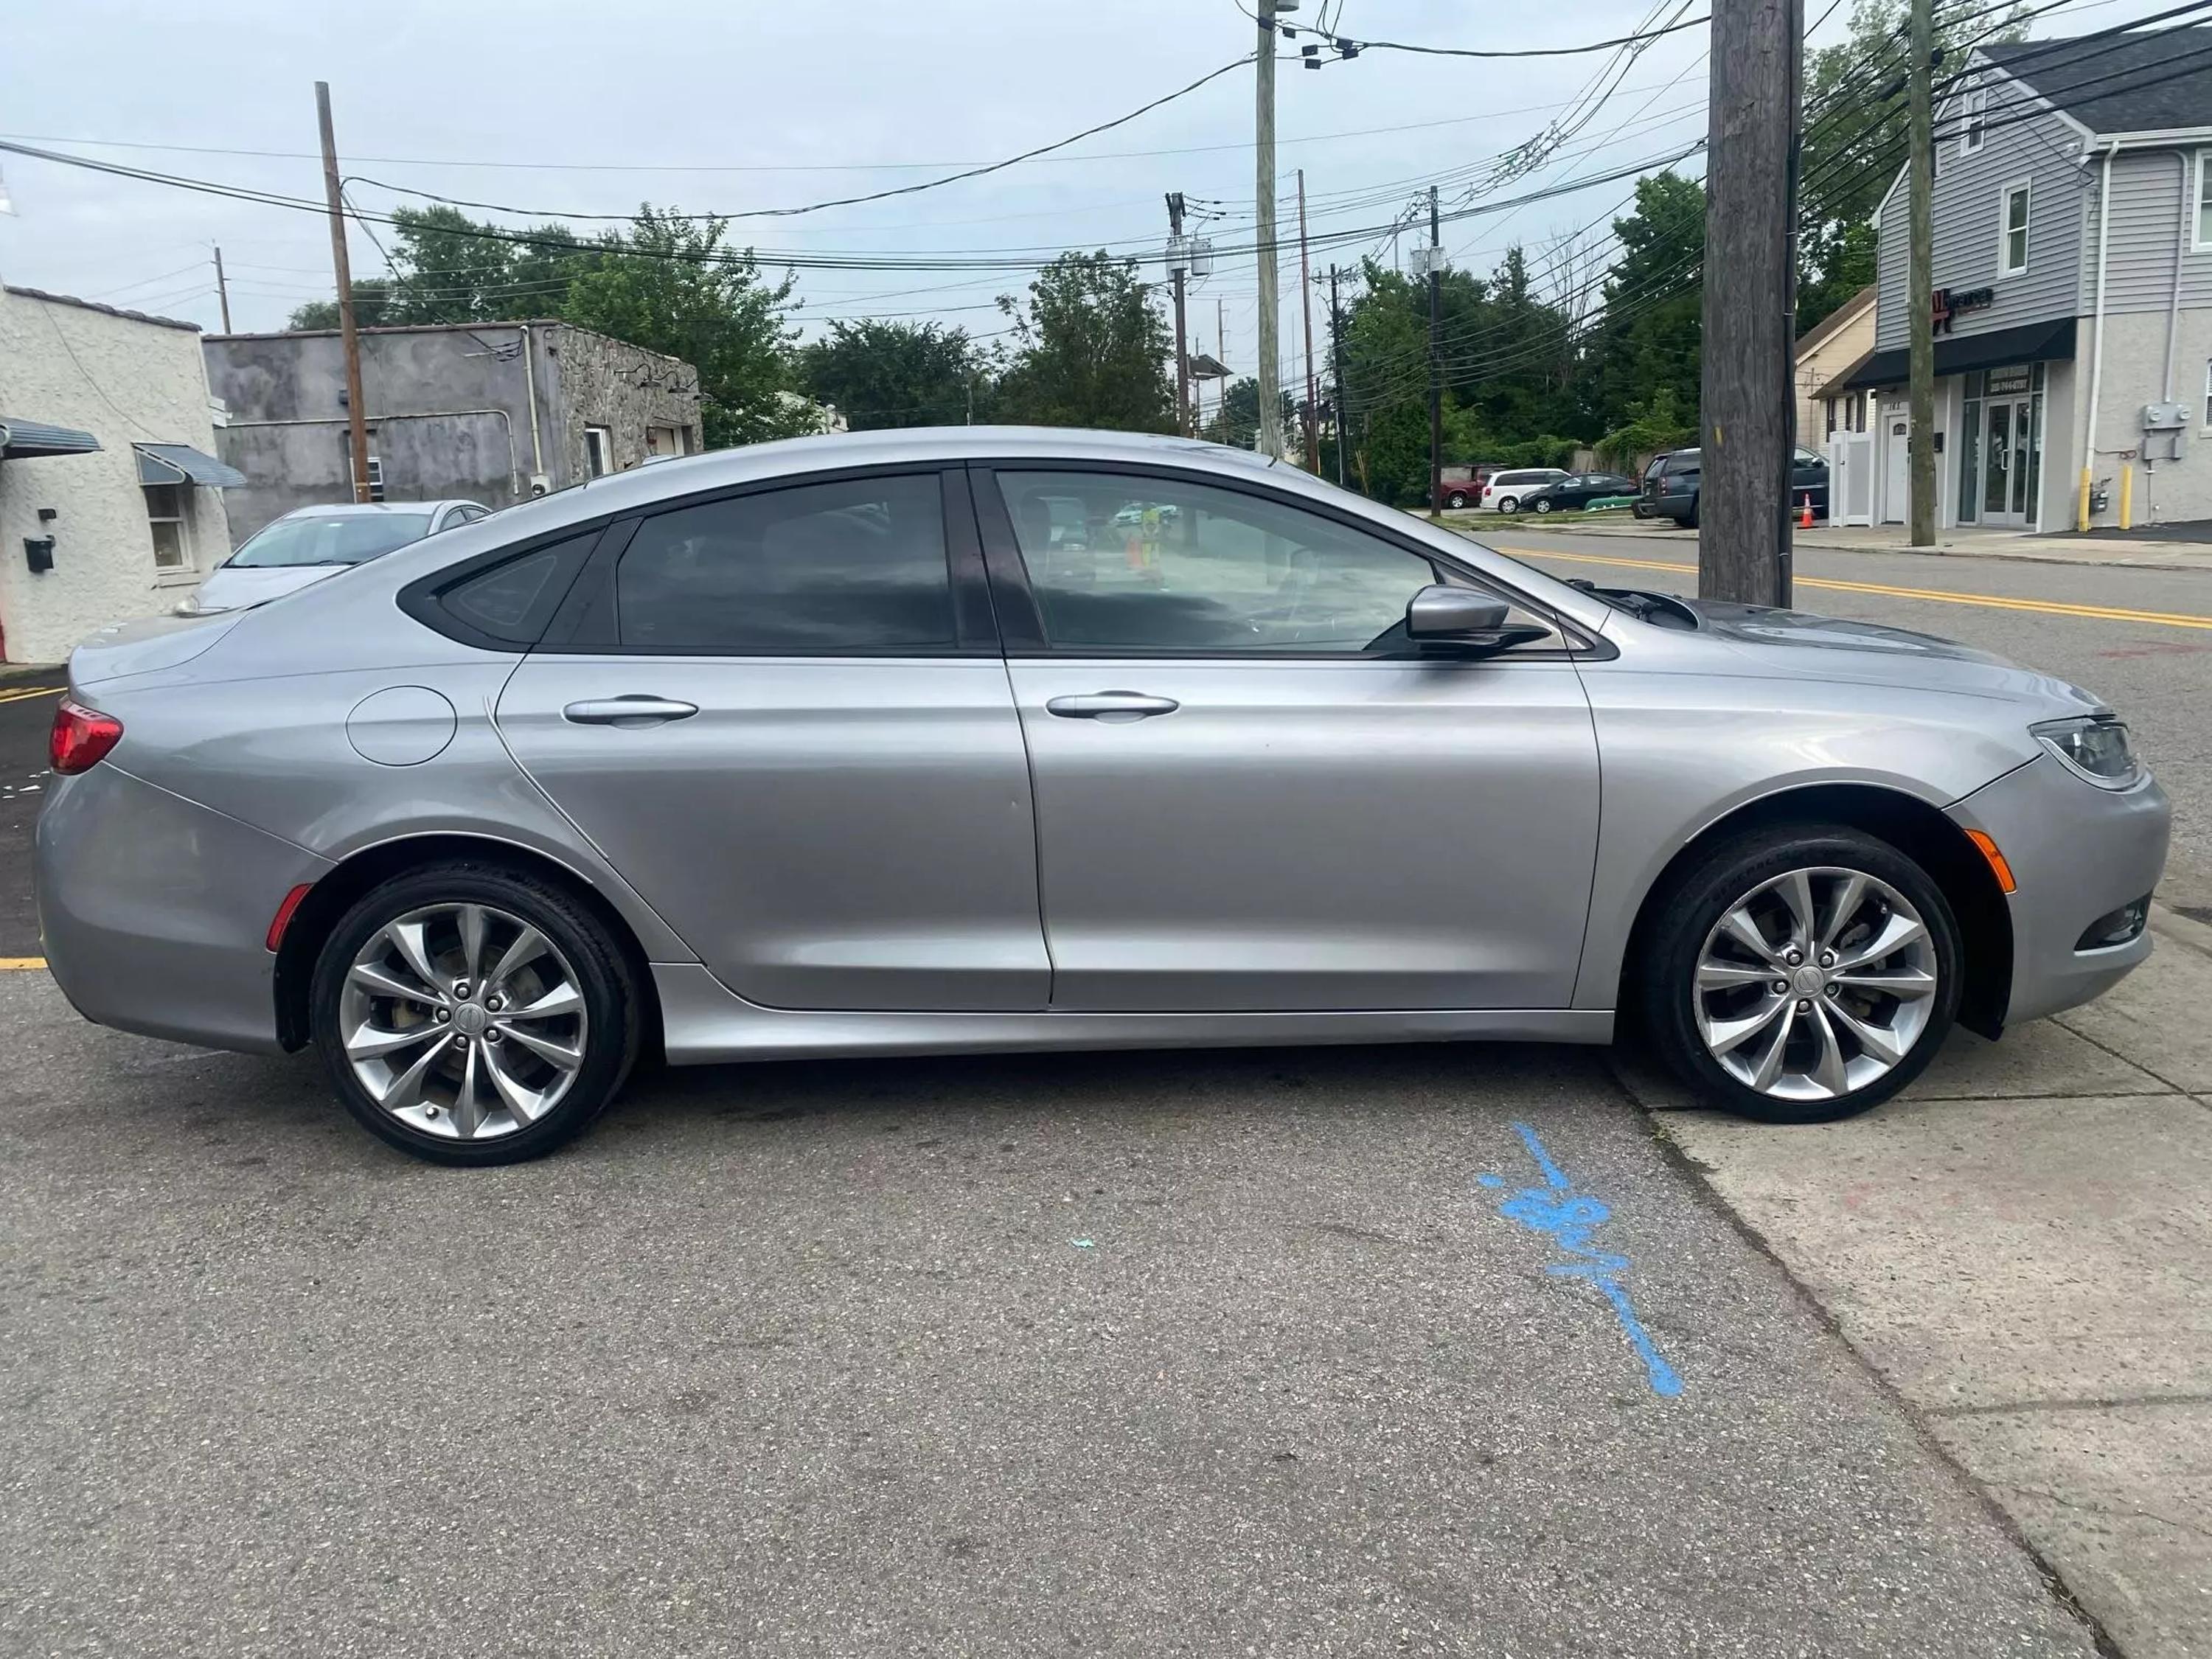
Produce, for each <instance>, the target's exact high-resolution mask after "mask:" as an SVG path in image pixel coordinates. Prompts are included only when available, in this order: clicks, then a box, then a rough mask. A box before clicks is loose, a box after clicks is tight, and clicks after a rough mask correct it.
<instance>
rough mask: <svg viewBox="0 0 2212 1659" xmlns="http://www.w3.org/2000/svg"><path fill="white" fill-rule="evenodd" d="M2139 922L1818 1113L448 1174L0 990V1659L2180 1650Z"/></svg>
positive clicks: (14, 881)
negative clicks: (2134, 969)
mask: <svg viewBox="0 0 2212 1659" xmlns="http://www.w3.org/2000/svg"><path fill="white" fill-rule="evenodd" d="M53 683H54V682H53V680H52V678H51V677H47V678H37V677H33V678H29V679H19V680H18V681H17V682H16V683H15V686H12V687H11V686H0V699H5V698H6V697H8V696H9V695H10V693H11V691H13V690H18V689H25V688H27V687H29V686H32V685H40V686H43V685H48V684H53ZM51 707H52V696H51V695H48V694H43V693H41V694H35V695H26V696H17V697H15V700H14V701H12V702H11V701H4V700H0V814H10V815H12V816H10V817H5V818H4V819H0V836H3V837H4V841H0V928H5V929H7V930H9V931H6V932H4V933H0V957H7V958H9V959H11V960H16V959H21V958H34V957H35V951H36V948H37V947H36V940H35V933H34V931H31V928H30V921H29V910H28V907H27V898H26V895H27V871H26V868H25V862H24V849H25V837H26V833H27V825H28V823H29V820H30V817H31V816H32V813H33V810H34V806H35V803H36V801H37V799H38V798H39V797H38V793H37V792H36V790H35V788H34V787H33V786H35V785H36V784H37V782H38V779H37V773H38V771H39V769H40V754H39V750H38V743H39V740H40V735H41V734H42V733H43V731H44V728H45V726H46V720H47V719H48V717H49V714H50V710H51ZM10 788H12V790H13V793H12V794H10V793H9V789H10ZM2160 925H2161V927H2164V928H2166V929H2167V930H2169V931H2168V932H2167V933H2166V937H2164V938H2162V939H2161V941H2160V954H2159V955H2158V956H2157V957H2155V958H2154V961H2153V963H2151V965H2150V966H2149V967H2148V968H2147V969H2144V970H2143V971H2142V973H2140V974H2138V975H2136V976H2135V977H2134V978H2133V979H2131V980H2130V981H2129V982H2128V984H2127V985H2126V986H2124V987H2123V988H2122V990H2121V992H2120V993H2118V994H2116V995H2115V996H2114V997H2112V998H2111V999H2108V1000H2106V1002H2105V1003H2102V1004H2100V1005H2097V1006H2094V1007H2093V1008H2091V1009H2088V1010H2084V1011H2080V1012H2076V1013H2075V1014H2071V1015H2069V1016H2066V1017H2064V1018H2063V1021H2057V1022H2043V1023H2040V1024H2036V1025H2033V1026H2031V1027H2028V1028H2026V1029H2024V1030H2020V1031H2017V1032H2015V1033H2014V1034H2012V1036H2009V1037H2008V1039H2007V1041H2006V1042H2004V1043H2002V1044H2001V1045H1996V1046H1992V1045H1990V1044H1987V1043H1984V1042H1980V1041H1979V1040H1978V1039H1975V1038H1972V1037H1967V1036H1960V1037H1958V1038H1956V1039H1954V1042H1953V1044H1952V1045H1951V1047H1950V1048H1949V1049H1948V1050H1947V1052H1946V1053H1945V1054H1944V1055H1943V1056H1942V1059H1941V1060H1939V1062H1938V1064H1937V1066H1936V1067H1935V1068H1934V1069H1932V1070H1931V1072H1930V1073H1929V1075H1928V1076H1927V1077H1926V1078H1925V1079H1923V1080H1922V1081H1921V1083H1920V1084H1918V1085H1917V1086H1916V1087H1915V1089H1914V1090H1913V1091H1911V1095H1910V1097H1907V1098H1906V1099H1905V1100H1903V1101H1900V1102H1899V1103H1894V1104H1893V1105H1892V1106H1890V1107H1887V1108H1885V1109H1882V1110H1881V1111H1879V1112H1877V1113H1875V1114H1873V1115H1869V1116H1868V1117H1866V1118H1863V1119H1860V1120H1857V1121H1852V1122H1849V1123H1845V1124H1840V1125H1836V1126H1832V1127H1826V1128H1821V1129H1815V1130H1796V1131H1790V1130H1779V1131H1778V1130H1771V1129H1764V1128H1759V1127H1753V1126H1748V1125H1744V1124H1741V1123H1736V1122H1733V1121H1728V1120H1724V1119H1721V1118H1717V1117H1714V1116H1711V1115H1707V1114H1704V1113H1699V1112H1691V1111H1685V1110H1681V1109H1680V1106H1681V1104H1682V1103H1681V1102H1680V1098H1679V1097H1678V1096H1676V1095H1675V1094H1674V1092H1673V1091H1672V1090H1671V1089H1670V1087H1669V1086H1668V1085H1666V1084H1665V1083H1664V1082H1662V1081H1661V1080H1659V1079H1655V1078H1654V1077H1652V1076H1651V1075H1650V1074H1649V1073H1647V1072H1646V1071H1644V1069H1643V1068H1642V1067H1641V1066H1640V1065H1639V1064H1638V1062H1637V1060H1635V1058H1634V1057H1633V1056H1632V1055H1631V1056H1628V1057H1626V1059H1625V1060H1615V1059H1614V1057H1613V1056H1611V1055H1609V1054H1606V1053H1602V1052H1595V1051H1585V1050H1576V1049H1567V1048H1534V1047H1444V1046H1428V1047H1407V1048H1345V1049H1318V1050H1300V1051H1282V1052H1266V1051H1248V1052H1234V1053H1195V1054H1113V1055H1067V1056H1037V1057H1010V1058H993V1059H967V1060H896V1061H876V1062H849V1061H848V1062H814V1063H793V1064H779V1065H773V1066H750V1067H722V1068H714V1069H708V1070H700V1071H686V1072H659V1073H650V1074H647V1075H646V1076H643V1077H641V1079H639V1080H638V1081H637V1082H636V1084H635V1085H634V1086H633V1089H632V1091H631V1093H630V1095H629V1097H628V1098H627V1099H626V1101H625V1103H623V1105H622V1106H621V1107H620V1108H619V1109H617V1111H616V1112H615V1113H614V1114H613V1115H611V1116H610V1117H609V1119H608V1120H607V1121H605V1123H604V1124H603V1125H602V1126H601V1127H599V1129H598V1130H597V1131H596V1132H595V1133H593V1134H592V1136H591V1137H590V1138H589V1139H586V1140H585V1141H583V1142H581V1143H580V1144H579V1145H578V1146H575V1147H574V1148H573V1149H571V1150H569V1151H568V1152H564V1153H562V1155H561V1156H559V1157H556V1158H551V1159H549V1160H546V1161H544V1162H542V1163H538V1164H527V1165H523V1166H519V1167H515V1168H510V1169H500V1170H484V1171H477V1172H471V1173H460V1172H455V1171H450V1170H439V1169H435V1168H431V1167H428V1166H425V1165H421V1164H415V1163H412V1162H410V1161H408V1160H405V1159H404V1158H399V1157H398V1156H396V1155H394V1154H392V1153H390V1152H386V1151H385V1150H384V1149H383V1148H381V1147H380V1146H378V1145H376V1144H375V1143H374V1142H372V1141H371V1140H369V1139H368V1138H367V1137H365V1136H363V1135H362V1134H361V1133H359V1132H358V1131H357V1130H356V1128H355V1127H353V1126H352V1124H351V1123H350V1122H349V1121H348V1120H346V1119H345V1118H344V1117H343V1115H342V1114H341V1113H340V1112H339V1111H338V1110H337V1109H336V1108H335V1106H334V1105H333V1104H332V1103H331V1101H330V1099H329V1097H328V1095H327V1093H326V1091H325V1086H324V1084H323V1081H322V1079H321V1077H320V1075H319V1071H318V1069H317V1067H316V1066H315V1064H314V1063H313V1060H311V1059H310V1058H308V1057H306V1056H300V1057H295V1058H293V1059H291V1060H278V1061H270V1060H257V1059H248V1058H244V1057H239V1056H230V1055H222V1054H207V1053H203V1052H199V1051H196V1050H190V1049H185V1048H177V1047H173V1046H171V1045H167V1044H164V1043H160V1042H150V1041H144V1040H140V1039H137V1038H131V1037H126V1036H119V1035H117V1034H114V1033H112V1032H107V1031H104V1030H99V1029H97V1028H94V1027H92V1026H90V1025H88V1024H84V1023H83V1022H82V1021H81V1020H79V1019H78V1018H76V1016H75V1015H74V1014H73V1013H72V1012H71V1011H70V1009H69V1008H68V1007H67V1006H65V1005H64V1002H63V1001H62V1000H61V998H60V997H59V995H58V993H57V992H56V990H55V989H54V987H53V986H52V981H50V980H48V979H47V978H46V975H44V974H43V973H42V972H40V971H38V970H37V969H36V968H35V967H32V966H23V967H18V968H14V969H9V970H6V971H0V1033H4V1039H5V1052H6V1053H7V1054H8V1055H9V1063H10V1067H11V1071H10V1075H9V1080H8V1083H7V1085H6V1086H5V1087H4V1088H0V1146H4V1149H5V1156H4V1158H0V1268H4V1273H5V1284H6V1286H7V1298H6V1310H7V1315H8V1327H9V1337H10V1340H9V1343H8V1345H7V1347H6V1350H5V1355H4V1358H0V1388H4V1389H5V1391H6V1398H7V1399H8V1401H9V1407H10V1409H9V1411H8V1412H7V1413H6V1414H5V1416H4V1418H0V1437H3V1438H0V1482H4V1486H5V1493H6V1498H5V1502H4V1504H0V1541H4V1544H5V1550H4V1554H0V1648H4V1649H5V1650H9V1651H21V1652H26V1653H84V1654H106V1653H112V1654H137V1653H143V1652H152V1651H159V1652H165V1653H209V1654H215V1653H221V1654H270V1655H276V1654H294V1653H299V1652H303V1651H312V1652H316V1653H328V1654H361V1655H380V1656H381V1655H392V1654H411V1653H423V1654H431V1653H436V1654H452V1653H471V1654H507V1653H513V1654H537V1653H545V1654H554V1653H560V1654H568V1653H577V1654H584V1653H608V1652H623V1653H651V1654H693V1655H704V1654H726V1653H727V1654H737V1653H750V1652H775V1653H798V1654H814V1653H818V1654H825V1655H827V1654H838V1655H843V1654H908V1653H914V1652H923V1651H927V1652H963V1653H978V1654H985V1653H1004V1654H1009V1655H1012V1654H1022V1655H1030V1654H1035V1653H1038V1652H1044V1651H1070V1652H1075V1651H1082V1652H1126V1653H1148V1654H1149V1653H1189V1654H1206V1655H1212V1654H1218V1653H1236V1652H1243V1653H1252V1654H1291V1653H1298V1654H1304V1653H1346V1654H1350V1653H1362V1654H1365V1653H1449V1654H1468V1655H1475V1654H1481V1655H1490V1654H1503V1653H1510V1654H1559V1653H1577V1654H1583V1653H1587V1654H1593V1655H1623V1656H1627V1655H1636V1656H1646V1655H1651V1654H1656V1653H1690V1652H1695V1653H1699V1654H1741V1655H1747V1656H1750V1655H1758V1656H1765V1655H1771V1654H1776V1653H1791V1654H1820V1655H1827V1654H1833V1655H1852V1656H1859V1655H1880V1654H1896V1655H1900V1656H1902V1655H1911V1656H1925V1655H1932V1654H1942V1655H1984V1654H1989V1655H1995V1654H2005V1655H2044V1654H2051V1655H2057V1654H2074V1655H2087V1654H2091V1653H2093V1652H2096V1651H2098V1650H2099V1644H2100V1643H2102V1644H2105V1646H2104V1650H2105V1651H2106V1652H2111V1651H2115V1650H2117V1651H2119V1652H2123V1653H2124V1654H2127V1655H2129V1656H2133V1659H2142V1656H2181V1655H2187V1654H2192V1653H2197V1652H2202V1651H2203V1650H2205V1649H2206V1648H2207V1646H2208V1645H2209V1644H2212V1615H2209V1614H2208V1611H2207V1609H2208V1603H2212V1545H2208V1539H2207V1535H2206V1534H2205V1533H2204V1531H2203V1527H2202V1525H2201V1517H2202V1516H2203V1513H2204V1511H2205V1508H2206V1505H2207V1503H2208V1501H2212V1490H2208V1487H2212V1461H2208V1455H2207V1453H2206V1451H2205V1447H2206V1446H2207V1444H2208V1443H2212V1315H2208V1313H2207V1312H2206V1310H2205V1307H2204V1304H2203V1298H2202V1292H2201V1287H2202V1285H2203V1284H2204V1283H2205V1282H2207V1280H2208V1279H2209V1278H2212V1233H2208V1230H2207V1225H2206V1221H2205V1218H2204V1209H2203V1202H2202V1197H2201V1194H2202V1193H2203V1190H2204V1188H2205V1185H2206V1183H2207V1182H2208V1181H2212V1156H2208V1154H2207V1152H2206V1151H2205V1143H2204V1136H2203V1125H2204V1122H2205V1116H2204V1115H2205V1112H2206V1111H2207V1109H2208V1107H2207V1103H2206V1102H2207V1097H2212V1036H2208V1034H2207V1033H2206V1031H2205V1030H2204V1022H2203V1017H2202V1009H2203V1007H2204V1006H2207V1000H2208V999H2212V954H2206V953H2204V952H2203V951H2202V950H2201V948H2200V947H2201V945H2203V930H2197V931H2195V932H2192V931H2191V928H2190V926H2189V924H2188V922H2187V921H2185V919H2181V918H2176V917H2173V916H2172V915H2166V916H2164V917H2162V919H2161V923H2160Z"/></svg>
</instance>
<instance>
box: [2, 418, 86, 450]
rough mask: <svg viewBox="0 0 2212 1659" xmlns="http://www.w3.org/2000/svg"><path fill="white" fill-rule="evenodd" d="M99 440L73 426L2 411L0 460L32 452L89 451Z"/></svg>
mask: <svg viewBox="0 0 2212 1659" xmlns="http://www.w3.org/2000/svg"><path fill="white" fill-rule="evenodd" d="M99 447H100V440H99V439H97V438H95V437H94V436H93V435H92V434H90V433H89V432H79V431H78V430H77V429H76V428H75V427H70V426H48V425H47V424H46V422H44V421H19V420H16V419H15V418H14V417H13V416H7V415H0V460H9V461H15V460H23V459H27V458H29V457H30V456H33V455H89V454H91V453H93V452H94V450H96V449H98V448H99Z"/></svg>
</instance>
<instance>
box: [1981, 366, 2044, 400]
mask: <svg viewBox="0 0 2212 1659" xmlns="http://www.w3.org/2000/svg"><path fill="white" fill-rule="evenodd" d="M2033 384H2034V371H2033V368H2030V366H2029V365H2027V363H2015V364H2014V365H2013V366H2012V367H2011V368H1993V369H1991V370H1990V372H1989V373H1988V374H1986V375H1984V377H1983V384H1982V390H1983V392H1984V393H1985V394H1987V395H1988V396H1990V397H1992V398H2015V397H2018V396H2020V395H2021V393H2022V392H2027V391H2028V390H2029V389H2030V388H2031V387H2032V386H2033Z"/></svg>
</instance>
